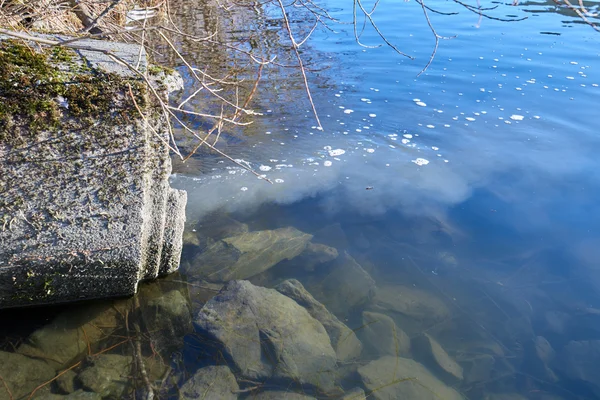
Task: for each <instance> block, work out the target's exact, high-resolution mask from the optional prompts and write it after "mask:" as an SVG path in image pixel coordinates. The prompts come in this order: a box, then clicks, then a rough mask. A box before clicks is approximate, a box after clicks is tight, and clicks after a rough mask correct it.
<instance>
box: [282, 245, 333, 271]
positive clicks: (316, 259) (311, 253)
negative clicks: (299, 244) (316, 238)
mask: <svg viewBox="0 0 600 400" xmlns="http://www.w3.org/2000/svg"><path fill="white" fill-rule="evenodd" d="M337 257H338V251H337V249H336V248H334V247H329V246H326V245H324V244H320V243H308V244H307V245H306V249H304V251H303V252H302V253H301V254H300V255H299V256H298V257H296V258H294V260H293V262H294V264H295V265H299V266H301V267H302V268H303V269H304V270H305V271H314V270H315V267H316V266H318V265H320V264H323V263H326V262H329V261H332V260H335V259H336V258H337Z"/></svg>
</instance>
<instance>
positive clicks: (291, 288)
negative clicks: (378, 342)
mask: <svg viewBox="0 0 600 400" xmlns="http://www.w3.org/2000/svg"><path fill="white" fill-rule="evenodd" d="M275 289H276V290H277V291H278V292H279V293H282V294H284V295H286V296H287V297H289V298H291V299H293V300H294V301H296V303H298V304H299V305H301V306H302V307H304V308H305V309H306V311H308V313H309V314H310V315H311V316H312V317H313V318H315V319H316V320H317V321H319V322H320V323H322V324H323V327H325V330H326V331H327V333H328V334H329V338H330V339H331V346H333V348H334V350H335V353H336V355H337V359H338V361H340V362H347V361H350V360H352V359H355V358H358V357H359V356H360V353H361V351H362V343H361V342H360V340H358V338H357V337H356V334H355V333H354V332H353V331H352V330H351V329H350V328H348V327H347V326H346V325H345V324H344V323H342V322H341V321H340V320H339V319H337V317H336V316H335V315H333V314H332V313H330V312H329V311H328V310H327V308H325V306H324V305H323V304H321V303H319V302H318V301H317V300H315V299H314V297H312V295H311V294H310V293H309V292H308V291H307V290H306V289H305V288H304V286H302V284H301V283H300V282H299V281H297V280H296V279H288V280H286V281H284V282H282V283H280V284H279V285H277V287H275Z"/></svg>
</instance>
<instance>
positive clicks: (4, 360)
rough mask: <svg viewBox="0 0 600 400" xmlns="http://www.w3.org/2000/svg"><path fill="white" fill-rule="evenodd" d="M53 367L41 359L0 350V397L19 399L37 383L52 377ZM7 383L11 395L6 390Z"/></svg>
mask: <svg viewBox="0 0 600 400" xmlns="http://www.w3.org/2000/svg"><path fill="white" fill-rule="evenodd" d="M54 375H55V373H54V368H52V367H51V366H49V365H48V364H47V363H45V362H44V361H42V360H36V359H33V358H29V357H26V356H24V355H21V354H16V353H9V352H6V351H0V376H2V379H3V383H4V384H0V399H20V398H22V397H25V395H28V394H29V393H31V391H33V390H34V389H35V388H36V387H37V386H38V385H40V384H42V383H44V382H47V381H48V380H50V379H52V378H54ZM4 385H7V386H8V388H9V389H10V392H11V393H12V397H11V396H10V395H9V393H8V392H7V391H6V387H5V386H4Z"/></svg>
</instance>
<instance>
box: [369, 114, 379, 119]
mask: <svg viewBox="0 0 600 400" xmlns="http://www.w3.org/2000/svg"><path fill="white" fill-rule="evenodd" d="M376 116H377V114H372V113H371V114H369V117H371V118H375V117H376Z"/></svg>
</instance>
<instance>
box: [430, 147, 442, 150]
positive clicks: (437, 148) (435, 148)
mask: <svg viewBox="0 0 600 400" xmlns="http://www.w3.org/2000/svg"><path fill="white" fill-rule="evenodd" d="M439 149H440V148H439V147H436V146H431V150H435V151H438V150H439Z"/></svg>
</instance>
